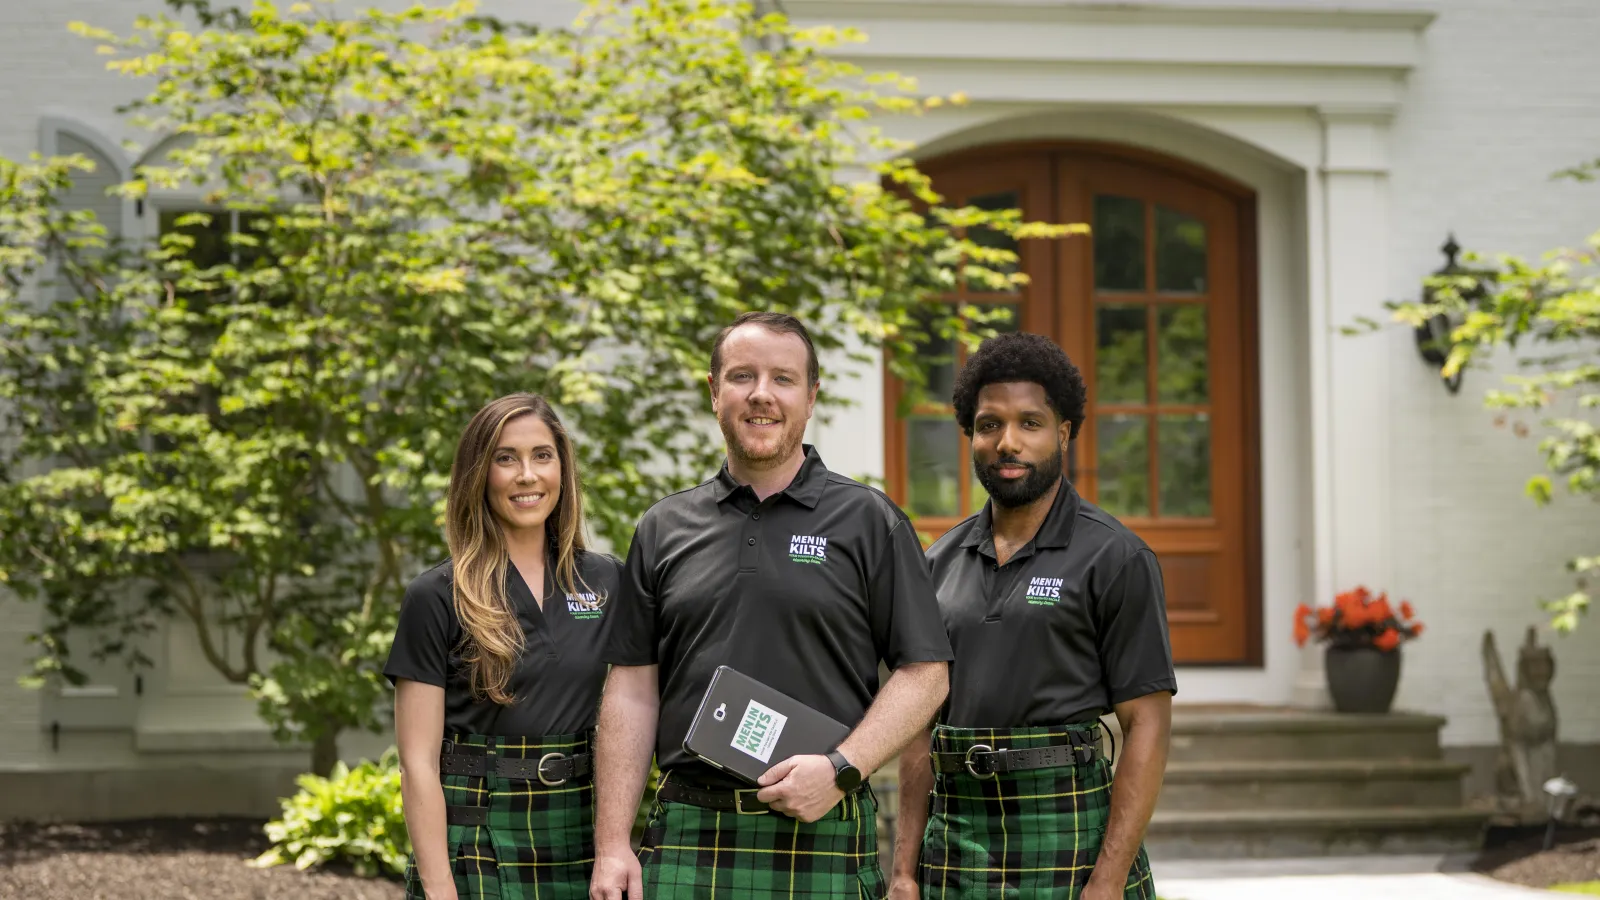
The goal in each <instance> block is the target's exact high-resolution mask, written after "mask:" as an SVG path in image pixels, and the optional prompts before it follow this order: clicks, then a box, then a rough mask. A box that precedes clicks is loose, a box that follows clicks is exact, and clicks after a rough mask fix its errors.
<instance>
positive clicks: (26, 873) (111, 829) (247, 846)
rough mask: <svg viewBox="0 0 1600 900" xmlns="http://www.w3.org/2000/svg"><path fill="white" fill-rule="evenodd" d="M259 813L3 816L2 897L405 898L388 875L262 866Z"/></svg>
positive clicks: (122, 899)
mask: <svg viewBox="0 0 1600 900" xmlns="http://www.w3.org/2000/svg"><path fill="white" fill-rule="evenodd" d="M263 824H264V822H262V821H260V820H252V819H150V820H141V821H131V822H112V823H94V824H34V823H26V822H13V823H0V897H19V898H20V897H27V898H30V900H278V898H284V897H292V898H294V900H400V898H402V897H403V896H404V895H405V890H404V888H403V886H401V885H400V884H399V883H398V882H396V881H393V880H389V879H371V878H360V877H357V876H355V875H354V874H351V873H350V872H349V871H348V870H344V871H340V870H332V871H329V870H323V871H318V872H301V871H298V870H296V869H295V868H294V866H292V865H286V866H274V867H273V868H270V869H256V868H252V867H250V866H248V865H246V862H247V861H248V860H250V859H252V858H253V857H255V856H257V855H258V854H260V853H261V852H262V851H263V850H265V849H266V848H267V841H266V838H265V837H264V836H263V835H262V833H261V826H262V825H263Z"/></svg>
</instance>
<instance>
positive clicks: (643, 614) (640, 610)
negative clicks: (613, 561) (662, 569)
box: [605, 513, 660, 666]
mask: <svg viewBox="0 0 1600 900" xmlns="http://www.w3.org/2000/svg"><path fill="white" fill-rule="evenodd" d="M655 534H656V528H655V518H654V517H653V516H651V515H649V514H648V513H647V514H646V515H645V517H644V520H643V521H641V522H640V523H639V527H638V529H637V530H635V531H634V533H633V542H632V544H630V545H629V547H628V558H627V560H626V561H625V562H624V563H623V564H622V577H621V579H620V581H619V583H618V585H617V596H616V598H615V599H614V600H612V601H611V602H612V603H613V604H615V607H614V609H613V611H612V616H613V620H612V622H611V633H610V634H609V635H608V636H607V639H606V649H605V661H606V662H608V663H610V664H612V665H614V666H649V665H655V664H656V663H658V662H660V656H659V652H658V650H657V640H656V609H657V600H658V598H657V594H656V587H657V586H656V571H655V564H654V557H655V552H654V547H655Z"/></svg>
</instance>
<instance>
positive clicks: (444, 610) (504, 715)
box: [383, 552, 622, 737]
mask: <svg viewBox="0 0 1600 900" xmlns="http://www.w3.org/2000/svg"><path fill="white" fill-rule="evenodd" d="M551 559H554V554H553V553H552V554H551ZM577 563H578V564H577V569H578V575H579V577H580V579H581V580H582V582H583V584H582V585H580V586H578V592H579V594H580V595H585V594H586V595H589V596H572V595H568V594H567V593H565V592H563V591H561V590H559V589H558V588H557V587H556V579H555V568H554V566H549V565H547V566H546V567H545V577H544V590H543V592H542V593H543V595H544V598H545V600H544V610H543V611H540V609H539V604H538V602H537V601H535V600H534V599H533V592H532V591H530V590H528V585H527V583H526V582H524V581H523V580H522V576H521V575H519V574H518V573H517V570H516V569H515V568H514V567H510V566H508V567H507V571H506V592H507V596H508V597H509V598H510V600H511V604H512V606H514V607H515V608H516V611H517V621H518V622H519V623H521V625H522V634H523V637H524V639H525V641H526V644H525V647H524V649H523V651H522V658H521V659H520V660H519V661H518V662H517V666H516V668H515V669H513V670H512V672H511V682H510V684H508V685H507V688H508V689H509V690H510V691H511V694H512V696H514V697H515V698H516V700H515V702H513V703H511V704H510V705H507V706H501V705H499V704H497V703H495V702H493V701H491V700H489V699H488V698H482V699H476V700H475V699H473V697H472V694H471V683H470V681H469V679H468V675H467V668H466V665H465V663H463V662H462V659H461V652H460V651H461V646H460V645H461V638H462V634H463V632H462V628H461V620H460V619H458V618H457V617H456V610H455V600H454V599H453V597H452V596H451V582H452V578H453V571H454V570H453V569H452V567H451V563H450V561H449V560H446V561H445V562H443V563H440V564H439V565H437V566H434V567H433V568H431V569H429V570H428V571H426V572H423V573H422V574H421V575H419V576H417V578H416V579H415V580H414V581H412V582H411V584H410V586H409V587H407V588H406V596H405V600H404V601H403V602H402V604H401V606H400V625H399V627H398V628H397V629H396V630H395V635H394V646H393V647H392V648H391V649H390V651H389V661H388V663H387V664H386V665H385V666H384V668H383V674H384V675H386V676H388V678H389V681H390V682H391V683H392V682H394V681H396V680H397V679H400V678H409V679H411V680H413V681H420V682H423V683H424V684H431V685H436V686H438V687H442V688H444V730H445V733H446V734H451V733H459V734H486V735H488V734H493V735H506V736H524V737H541V736H544V735H551V734H576V733H580V732H583V731H587V730H588V729H590V728H593V727H594V724H595V718H596V715H597V714H598V712H599V704H600V689H601V688H602V687H603V686H604V684H605V679H606V664H605V660H604V659H602V652H603V650H604V647H605V643H606V639H607V636H608V635H609V634H610V630H611V627H612V624H611V623H612V620H613V619H615V618H616V612H615V606H616V598H617V593H618V590H617V588H618V582H619V580H620V577H619V576H620V574H621V571H622V564H621V562H620V561H618V560H617V558H616V557H614V556H608V555H606V554H603V553H589V552H580V553H579V554H578V560H577ZM584 587H587V588H588V589H589V590H587V591H585V590H583V588H584ZM596 604H598V608H596Z"/></svg>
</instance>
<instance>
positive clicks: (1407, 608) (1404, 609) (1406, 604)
mask: <svg viewBox="0 0 1600 900" xmlns="http://www.w3.org/2000/svg"><path fill="white" fill-rule="evenodd" d="M1400 615H1401V616H1402V617H1403V618H1407V619H1409V618H1411V617H1412V616H1413V615H1415V613H1414V612H1413V611H1412V609H1411V602H1410V601H1409V600H1401V601H1400Z"/></svg>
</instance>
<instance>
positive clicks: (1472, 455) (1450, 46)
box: [0, 0, 1600, 752]
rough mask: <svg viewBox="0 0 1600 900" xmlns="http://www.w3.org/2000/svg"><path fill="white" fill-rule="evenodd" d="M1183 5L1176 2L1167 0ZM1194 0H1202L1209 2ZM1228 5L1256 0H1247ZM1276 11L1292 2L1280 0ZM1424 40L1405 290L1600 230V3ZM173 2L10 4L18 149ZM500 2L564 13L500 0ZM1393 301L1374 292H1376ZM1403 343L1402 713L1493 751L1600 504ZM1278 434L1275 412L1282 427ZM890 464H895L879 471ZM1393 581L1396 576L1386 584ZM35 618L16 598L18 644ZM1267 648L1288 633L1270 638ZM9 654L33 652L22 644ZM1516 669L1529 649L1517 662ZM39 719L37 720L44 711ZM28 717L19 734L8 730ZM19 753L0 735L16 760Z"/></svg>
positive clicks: (1511, 14)
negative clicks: (1506, 668)
mask: <svg viewBox="0 0 1600 900" xmlns="http://www.w3.org/2000/svg"><path fill="white" fill-rule="evenodd" d="M1167 2H1169V3H1170V2H1173V0H1167ZM1177 2H1182V3H1191V4H1192V5H1203V4H1201V3H1200V2H1198V0H1177ZM1225 5H1228V6H1240V5H1244V4H1242V3H1241V2H1240V0H1230V2H1229V3H1227V4H1225ZM1262 5H1276V6H1280V7H1282V6H1293V5H1295V4H1293V3H1289V2H1286V0H1285V2H1279V3H1275V4H1266V3H1262ZM1326 5H1329V6H1334V5H1337V6H1341V7H1350V6H1359V7H1364V8H1379V9H1385V8H1386V9H1396V8H1411V7H1412V6H1413V5H1422V4H1420V3H1418V4H1412V3H1408V2H1394V0H1361V2H1341V3H1338V4H1332V3H1329V4H1326ZM1427 5H1428V6H1431V7H1432V8H1433V9H1435V10H1437V11H1438V12H1439V16H1438V19H1437V21H1435V22H1434V24H1433V25H1432V26H1431V27H1430V28H1429V29H1428V30H1427V32H1426V33H1425V35H1424V42H1425V45H1426V54H1425V58H1424V60H1423V62H1422V63H1421V65H1420V66H1419V68H1418V70H1417V71H1416V72H1415V73H1414V74H1413V76H1412V78H1411V80H1410V83H1409V88H1408V90H1407V96H1406V101H1405V104H1404V106H1403V107H1402V110H1401V114H1400V115H1399V117H1398V118H1397V120H1396V122H1395V125H1394V132H1393V139H1394V140H1393V162H1394V166H1393V170H1392V174H1391V178H1390V185H1391V190H1392V193H1391V197H1392V207H1391V210H1390V218H1391V228H1392V233H1393V234H1394V236H1395V240H1394V242H1393V246H1392V247H1391V248H1390V250H1389V253H1388V259H1389V261H1390V266H1391V271H1390V273H1389V277H1388V285H1389V291H1390V295H1391V296H1395V297H1398V296H1407V295H1411V294H1413V293H1414V292H1415V289H1416V285H1417V282H1418V280H1419V279H1420V278H1421V277H1422V276H1423V275H1424V274H1425V273H1426V272H1428V271H1429V270H1431V269H1432V268H1434V267H1435V266H1436V265H1437V264H1438V263H1439V261H1440V257H1439V255H1438V253H1437V247H1438V245H1439V244H1440V243H1442V242H1443V240H1444V237H1445V235H1446V233H1447V232H1449V231H1452V230H1453V231H1454V232H1455V233H1456V235H1457V236H1458V237H1459V239H1460V240H1461V242H1462V243H1463V244H1465V245H1466V246H1469V247H1475V248H1495V249H1506V250H1512V251H1519V252H1524V253H1537V252H1539V251H1540V250H1543V249H1546V248H1549V247H1551V246H1554V245H1557V244H1560V243H1564V242H1575V241H1578V240H1581V239H1582V238H1583V237H1584V236H1585V235H1587V234H1588V233H1589V232H1590V231H1592V230H1594V229H1595V228H1597V227H1600V186H1589V187H1581V186H1572V185H1566V184H1554V183H1551V182H1550V181H1549V180H1548V177H1547V176H1548V174H1549V173H1550V172H1552V171H1554V170H1556V169H1558V168H1561V167H1564V166H1567V165H1570V164H1572V163H1575V162H1578V161H1580V160H1583V159H1586V158H1593V157H1596V156H1600V116H1597V115H1595V111H1596V110H1597V109H1600V77H1596V76H1600V61H1597V58H1596V57H1595V55H1594V53H1593V50H1592V48H1593V46H1594V44H1595V42H1596V39H1597V38H1600V5H1597V4H1595V3H1593V2H1592V0H1451V2H1449V3H1447V4H1446V3H1431V4H1427ZM158 8H160V5H159V3H157V2H156V0H10V2H6V3H0V154H4V155H6V156H11V157H18V156H22V155H25V154H26V153H28V152H30V151H32V150H34V149H36V148H37V144H38V121H39V118H40V117H41V116H43V115H65V116H69V117H73V118H77V119H80V120H83V121H85V122H87V123H89V124H91V125H94V126H97V127H99V128H101V129H102V130H103V131H105V132H106V133H108V134H109V135H110V136H111V137H112V138H113V139H114V140H116V139H121V138H123V137H126V136H128V135H124V134H122V133H120V132H119V131H118V130H117V129H118V127H119V126H118V124H117V122H116V120H115V119H114V117H113V116H112V114H111V112H110V110H111V107H112V106H113V105H114V104H115V103H117V102H119V101H121V100H123V99H126V98H127V97H129V96H131V95H132V94H133V93H134V91H133V87H132V85H130V84H127V83H124V82H122V81H121V80H120V79H118V78H117V77H115V76H112V75H110V74H108V73H106V72H105V71H104V60H103V58H101V57H97V56H95V55H94V54H93V48H92V47H91V46H90V45H89V44H88V43H87V42H85V41H82V40H81V39H79V38H76V37H74V36H72V35H71V34H69V33H68V32H67V31H66V27H65V26H66V23H67V22H68V21H70V20H72V19H91V20H94V21H96V22H97V23H102V24H107V25H109V26H111V27H114V28H125V27H126V26H127V24H128V23H129V22H131V20H132V18H133V16H134V14H135V12H136V11H137V10H140V9H145V10H156V9H158ZM489 8H491V9H492V10H493V11H495V12H507V11H510V10H539V11H540V14H541V15H542V16H548V15H550V14H551V13H550V10H552V9H553V8H554V7H551V6H546V5H542V4H538V3H535V2H534V0H497V2H495V3H493V4H490V5H489ZM1382 299H1384V298H1379V297H1374V298H1373V302H1374V309H1375V310H1376V308H1377V307H1376V304H1377V303H1378V302H1379V301H1380V300H1382ZM1368 340H1386V341H1389V342H1390V344H1391V347H1392V352H1393V353H1394V360H1393V364H1392V365H1391V366H1390V371H1391V372H1392V374H1393V377H1394V379H1395V385H1394V390H1393V392H1392V393H1391V395H1390V396H1391V398H1392V399H1391V400H1390V403H1389V409H1388V410H1387V411H1386V414H1387V415H1388V416H1389V417H1390V420H1391V428H1390V432H1389V434H1390V441H1391V446H1390V447H1389V448H1388V456H1389V459H1390V460H1391V462H1392V469H1391V474H1390V479H1389V481H1390V484H1391V486H1392V490H1393V492H1394V496H1393V501H1392V504H1391V511H1392V515H1393V517H1394V518H1393V521H1392V524H1391V527H1390V533H1391V534H1392V535H1393V550H1392V556H1391V558H1392V559H1393V568H1394V580H1393V583H1392V584H1389V585H1387V586H1386V587H1388V588H1389V589H1390V590H1391V592H1392V593H1394V594H1395V595H1398V596H1403V597H1407V598H1410V599H1411V600H1412V601H1413V602H1414V603H1416V604H1417V606H1418V607H1419V612H1420V614H1421V616H1422V617H1423V618H1425V619H1426V621H1427V622H1428V625H1429V629H1430V631H1429V634H1428V635H1427V636H1426V637H1425V638H1424V639H1423V640H1422V641H1420V642H1418V643H1416V644H1414V645H1411V646H1410V647H1409V648H1408V649H1407V657H1406V677H1405V680H1404V682H1403V686H1402V696H1401V699H1400V702H1401V704H1402V705H1405V706H1409V707H1413V708H1425V709H1428V710H1430V711H1435V712H1439V713H1443V714H1445V715H1448V716H1449V717H1450V725H1449V728H1448V730H1447V732H1446V736H1445V737H1446V740H1447V741H1448V742H1449V743H1453V744H1459V743H1486V742H1489V741H1492V740H1493V739H1494V724H1493V721H1492V718H1491V717H1490V712H1489V709H1488V705H1487V702H1486V700H1485V698H1484V693H1483V689H1482V679H1481V674H1480V666H1479V662H1478V659H1477V646H1478V641H1479V639H1480V636H1481V634H1482V631H1483V629H1484V628H1486V627H1493V628H1495V629H1496V631H1497V634H1498V637H1499V639H1500V643H1501V646H1502V650H1503V651H1505V652H1507V653H1509V654H1512V655H1513V657H1514V652H1515V647H1516V645H1517V643H1518V642H1519V640H1520V637H1521V633H1522V630H1523V629H1524V628H1525V627H1526V626H1527V625H1528V624H1531V623H1536V622H1542V621H1543V617H1542V613H1541V612H1540V611H1539V610H1537V609H1536V608H1535V607H1534V605H1533V600H1532V598H1533V597H1534V596H1535V595H1539V594H1544V595H1554V594H1558V593H1561V592H1564V591H1565V590H1567V589H1568V588H1569V586H1570V583H1571V582H1570V579H1569V578H1568V576H1566V575H1565V573H1563V572H1562V571H1561V567H1560V566H1561V562H1562V561H1563V560H1565V559H1566V558H1567V557H1568V556H1570V555H1572V554H1574V553H1576V552H1579V551H1582V550H1593V549H1594V547H1593V543H1592V542H1591V541H1587V540H1585V535H1586V534H1600V527H1597V526H1600V508H1597V507H1595V506H1594V505H1593V504H1590V503H1575V502H1571V501H1563V502H1560V503H1558V504H1557V506H1556V508H1554V509H1546V510H1539V509H1536V508H1534V507H1533V506H1532V505H1531V504H1530V503H1529V502H1528V501H1527V500H1525V499H1524V498H1523V497H1522V495H1521V483H1522V481H1523V479H1524V478H1525V476H1526V475H1527V474H1530V473H1532V472H1534V471H1536V469H1537V466H1538V460H1537V457H1536V455H1535V452H1534V447H1533V441H1531V440H1519V439H1516V438H1514V437H1513V436H1511V435H1510V434H1508V433H1505V432H1502V431H1496V430H1495V429H1493V428H1492V427H1491V426H1490V424H1489V420H1490V416H1489V414H1487V413H1485V412H1484V411H1483V410H1482V409H1481V406H1480V404H1479V402H1478V400H1479V397H1480V395H1481V392H1482V390H1483V389H1484V388H1485V387H1487V386H1489V385H1490V383H1491V381H1490V379H1489V378H1488V377H1487V376H1486V375H1484V374H1481V373H1474V374H1472V375H1469V377H1468V380H1467V383H1466V386H1465V388H1464V390H1463V392H1462V394H1461V395H1459V396H1456V397H1450V396H1447V395H1446V393H1445V392H1444V390H1443V389H1442V388H1441V387H1440V386H1439V385H1438V384H1437V383H1436V382H1435V380H1434V379H1433V376H1432V375H1431V374H1430V373H1428V372H1427V371H1426V370H1425V369H1424V368H1423V366H1422V364H1421V363H1420V361H1419V360H1417V358H1416V355H1415V351H1414V350H1413V349H1412V347H1411V345H1410V342H1409V339H1408V338H1407V337H1406V336H1405V335H1402V334H1399V333H1393V334H1390V335H1388V336H1387V337H1381V338H1368ZM1266 427H1268V428H1271V427H1274V423H1272V422H1268V423H1266ZM857 428H862V429H870V430H872V431H874V432H875V431H876V429H877V424H876V420H875V419H871V418H870V417H868V418H866V419H862V420H860V421H859V422H857V421H855V420H851V419H848V418H844V419H841V420H840V422H839V423H838V424H836V425H835V426H833V428H831V429H829V431H830V432H831V433H834V434H837V435H844V434H847V433H849V432H850V431H852V430H853V429H857ZM865 468H873V469H875V468H876V466H867V467H865ZM1374 586H1378V585H1374ZM28 624H29V623H28V622H27V621H24V620H22V619H18V618H17V612H16V611H15V607H14V605H0V647H9V646H10V644H9V643H4V642H8V641H10V640H12V639H13V638H14V637H15V636H16V635H17V634H19V633H21V632H23V631H25V630H26V628H27V626H28ZM1267 638H1268V640H1272V641H1279V640H1284V641H1286V640H1287V636H1286V635H1280V634H1277V633H1269V634H1268V635H1267ZM1556 643H1557V647H1558V649H1557V654H1558V661H1559V665H1560V671H1559V673H1558V676H1557V699H1558V703H1559V704H1560V705H1561V711H1562V729H1563V736H1564V737H1566V738H1568V739H1572V740H1584V741H1594V740H1600V707H1597V706H1596V705H1595V704H1593V703H1592V702H1590V703H1585V698H1584V696H1583V695H1584V693H1585V692H1584V691H1583V690H1582V687H1583V685H1584V684H1585V682H1592V681H1593V680H1594V679H1595V678H1596V677H1597V676H1600V617H1597V618H1596V619H1595V620H1592V621H1591V622H1590V623H1589V624H1588V626H1587V627H1586V628H1585V629H1584V630H1583V631H1582V632H1581V633H1580V634H1579V635H1577V636H1575V637H1573V638H1568V639H1561V640H1558V641H1557V642H1556ZM0 658H3V659H10V658H14V657H13V656H12V654H10V653H9V652H4V653H0ZM1508 662H1510V660H1508ZM12 685H13V681H12V678H11V676H10V675H9V674H4V675H0V723H5V724H6V725H7V726H10V725H12V724H13V723H14V722H16V721H18V719H19V718H20V719H27V721H28V722H29V727H30V728H33V727H35V724H36V720H37V701H36V698H34V696H33V695H31V694H22V693H19V692H17V690H16V689H15V688H14V687H13V686H12ZM30 716H31V717H32V718H31V719H30V718H28V717H30ZM15 731H16V729H13V728H10V727H6V728H0V742H3V741H6V740H8V739H7V738H5V737H3V735H6V734H10V733H14V732H15ZM6 746H7V745H6V744H4V743H0V752H4V748H5V747H6Z"/></svg>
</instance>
